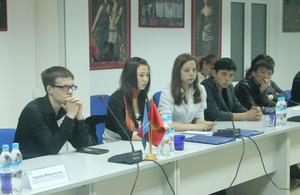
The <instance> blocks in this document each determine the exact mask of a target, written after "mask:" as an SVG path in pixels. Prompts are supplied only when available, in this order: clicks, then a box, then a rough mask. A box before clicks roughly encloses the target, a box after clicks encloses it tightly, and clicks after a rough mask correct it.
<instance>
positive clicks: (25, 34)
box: [0, 0, 36, 127]
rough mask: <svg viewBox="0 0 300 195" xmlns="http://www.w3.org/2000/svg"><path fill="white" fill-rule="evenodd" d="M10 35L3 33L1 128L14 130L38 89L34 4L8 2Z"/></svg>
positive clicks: (0, 43) (30, 1) (0, 38)
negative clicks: (18, 119)
mask: <svg viewBox="0 0 300 195" xmlns="http://www.w3.org/2000/svg"><path fill="white" fill-rule="evenodd" d="M7 9H8V11H7V13H8V17H7V18H8V31H7V32H0V69H1V72H0V83H1V93H0V108H1V114H0V127H15V126H16V122H17V117H18V115H19V113H20V110H21V109H22V107H23V106H24V105H25V104H26V103H27V102H28V101H29V100H30V99H31V98H32V92H33V89H34V88H35V86H36V79H35V77H36V72H35V68H36V58H35V31H34V22H35V16H34V14H35V13H34V1H33V0H27V1H19V0H9V1H7Z"/></svg>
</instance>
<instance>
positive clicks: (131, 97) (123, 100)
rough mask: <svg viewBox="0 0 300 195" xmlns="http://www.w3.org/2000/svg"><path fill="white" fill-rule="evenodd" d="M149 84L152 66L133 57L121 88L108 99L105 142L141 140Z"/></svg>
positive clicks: (126, 67)
mask: <svg viewBox="0 0 300 195" xmlns="http://www.w3.org/2000/svg"><path fill="white" fill-rule="evenodd" d="M150 82H151V79H150V67H149V65H148V62H147V61H146V60H144V59H142V58H139V57H134V58H131V59H128V60H127V61H126V62H125V65H124V67H123V70H122V74H121V78H120V88H119V89H118V90H116V91H115V92H114V93H113V94H112V95H111V96H110V98H109V102H108V107H109V109H108V111H107V115H106V122H105V127H106V129H105V131H104V142H112V141H117V140H120V139H122V140H129V139H131V140H141V138H140V137H138V136H137V131H138V130H139V128H140V126H141V123H142V121H143V113H144V105H145V102H146V101H147V100H148V91H149V88H150Z"/></svg>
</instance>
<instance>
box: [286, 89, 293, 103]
mask: <svg viewBox="0 0 300 195" xmlns="http://www.w3.org/2000/svg"><path fill="white" fill-rule="evenodd" d="M284 92H285V93H286V94H287V97H288V98H287V100H286V101H289V100H290V99H291V98H292V91H291V90H284Z"/></svg>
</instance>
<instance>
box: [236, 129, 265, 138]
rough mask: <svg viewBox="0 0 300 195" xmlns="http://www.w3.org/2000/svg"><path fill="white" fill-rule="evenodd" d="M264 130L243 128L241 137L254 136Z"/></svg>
mask: <svg viewBox="0 0 300 195" xmlns="http://www.w3.org/2000/svg"><path fill="white" fill-rule="evenodd" d="M263 133H264V132H263V131H258V130H251V129H241V132H240V136H241V137H252V136H255V135H259V134H263Z"/></svg>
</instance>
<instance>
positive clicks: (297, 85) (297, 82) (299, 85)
mask: <svg viewBox="0 0 300 195" xmlns="http://www.w3.org/2000/svg"><path fill="white" fill-rule="evenodd" d="M291 95H292V98H291V100H292V101H293V102H289V104H288V105H289V106H295V105H299V104H300V71H299V72H297V74H296V75H295V77H294V80H293V86H292V91H291Z"/></svg>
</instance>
